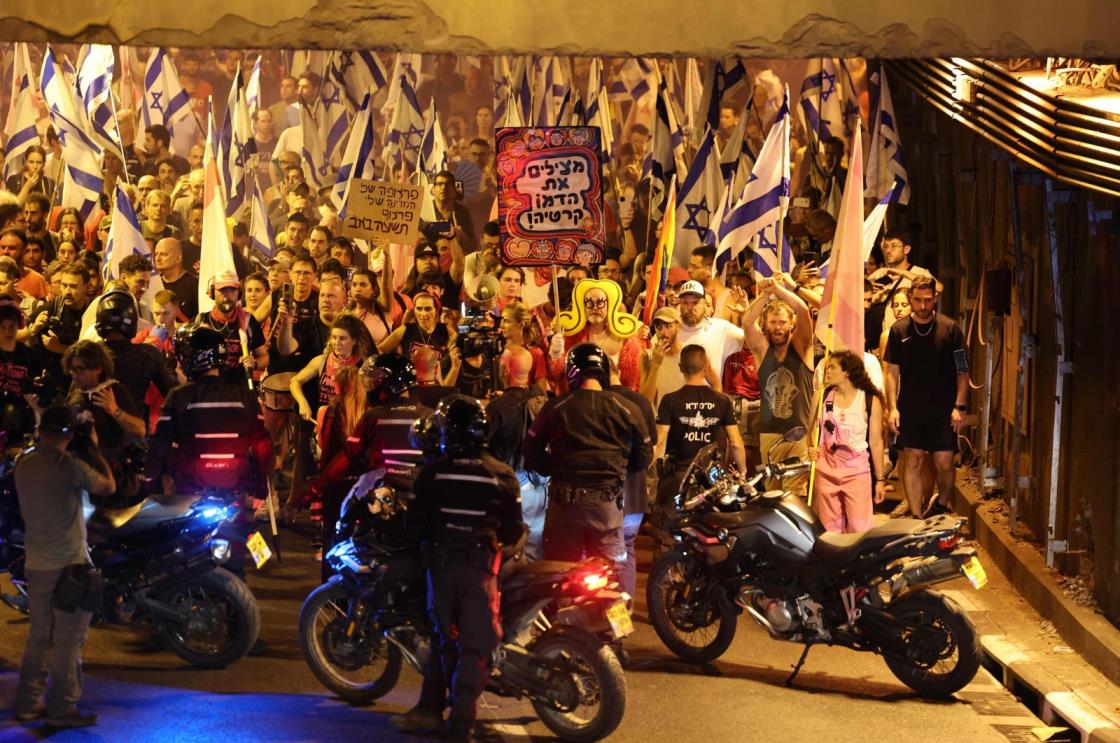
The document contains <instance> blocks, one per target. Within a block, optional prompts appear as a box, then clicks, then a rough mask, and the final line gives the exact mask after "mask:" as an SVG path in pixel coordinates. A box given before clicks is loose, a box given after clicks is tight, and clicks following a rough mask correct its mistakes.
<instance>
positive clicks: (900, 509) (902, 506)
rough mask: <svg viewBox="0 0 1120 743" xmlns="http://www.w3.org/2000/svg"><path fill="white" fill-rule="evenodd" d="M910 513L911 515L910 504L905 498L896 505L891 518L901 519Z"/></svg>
mask: <svg viewBox="0 0 1120 743" xmlns="http://www.w3.org/2000/svg"><path fill="white" fill-rule="evenodd" d="M909 515H910V504H909V503H907V502H906V501H905V500H903V501H902V502H900V503H899V504H898V505H897V506H895V507H894V510H893V511H891V513H890V518H892V519H901V518H905V517H907V516H909Z"/></svg>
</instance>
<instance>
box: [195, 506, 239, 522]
mask: <svg viewBox="0 0 1120 743" xmlns="http://www.w3.org/2000/svg"><path fill="white" fill-rule="evenodd" d="M232 510H233V509H231V508H230V507H229V506H206V507H205V508H203V509H202V510H201V511H199V512H198V513H199V515H200V516H201V517H202V518H204V519H206V520H207V521H215V522H216V521H225V520H226V519H228V518H229V517H230V514H231V512H232Z"/></svg>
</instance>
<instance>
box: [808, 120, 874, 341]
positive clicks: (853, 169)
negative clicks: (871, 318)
mask: <svg viewBox="0 0 1120 743" xmlns="http://www.w3.org/2000/svg"><path fill="white" fill-rule="evenodd" d="M861 130H862V126H861V125H857V126H856V130H855V132H854V134H853V136H852V151H851V155H850V156H849V158H848V163H849V166H848V180H847V181H846V182H845V183H844V197H843V199H842V200H841V202H840V215H839V218H838V219H837V221H836V236H835V237H834V238H833V240H832V255H831V256H830V258H829V263H830V270H829V272H828V278H827V279H825V283H824V297H822V299H821V310H820V315H819V317H818V318H817V329H816V332H817V337H818V338H820V340H821V343H824V344H825V347H826V348H827V349H828V350H829V351H830V352H831V351H852V352H854V353H855V354H857V355H861V356H862V354H863V343H864V341H863V268H864V259H863V132H862V131H861Z"/></svg>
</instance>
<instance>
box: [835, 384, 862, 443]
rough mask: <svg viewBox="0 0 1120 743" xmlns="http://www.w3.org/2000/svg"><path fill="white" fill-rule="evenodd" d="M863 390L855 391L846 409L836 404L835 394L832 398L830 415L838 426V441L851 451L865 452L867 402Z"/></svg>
mask: <svg viewBox="0 0 1120 743" xmlns="http://www.w3.org/2000/svg"><path fill="white" fill-rule="evenodd" d="M865 397H866V395H865V393H864V391H863V390H856V394H855V395H853V396H852V404H851V405H849V406H848V407H846V408H842V407H840V406H839V405H838V404H837V402H836V394H835V393H833V396H832V415H833V416H834V417H835V418H836V422H837V423H838V424H839V425H840V441H841V442H843V444H844V446H846V447H848V448H849V449H851V450H852V451H866V450H867V402H866V399H865Z"/></svg>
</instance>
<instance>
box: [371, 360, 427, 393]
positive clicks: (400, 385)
mask: <svg viewBox="0 0 1120 743" xmlns="http://www.w3.org/2000/svg"><path fill="white" fill-rule="evenodd" d="M362 376H363V377H365V378H366V381H367V382H368V383H369V394H370V395H371V396H372V397H374V398H375V399H377V400H384V399H386V398H388V397H390V396H396V395H402V394H404V393H405V392H406V391H407V390H408V389H409V388H410V387H412V386H413V385H414V384H416V367H414V366H413V365H412V362H411V361H409V360H408V359H406V358H405V357H404V356H401V355H399V354H395V353H379V354H377V355H376V356H372V357H370V359H369V360H368V361H366V363H365V364H364V365H363V366H362Z"/></svg>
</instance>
